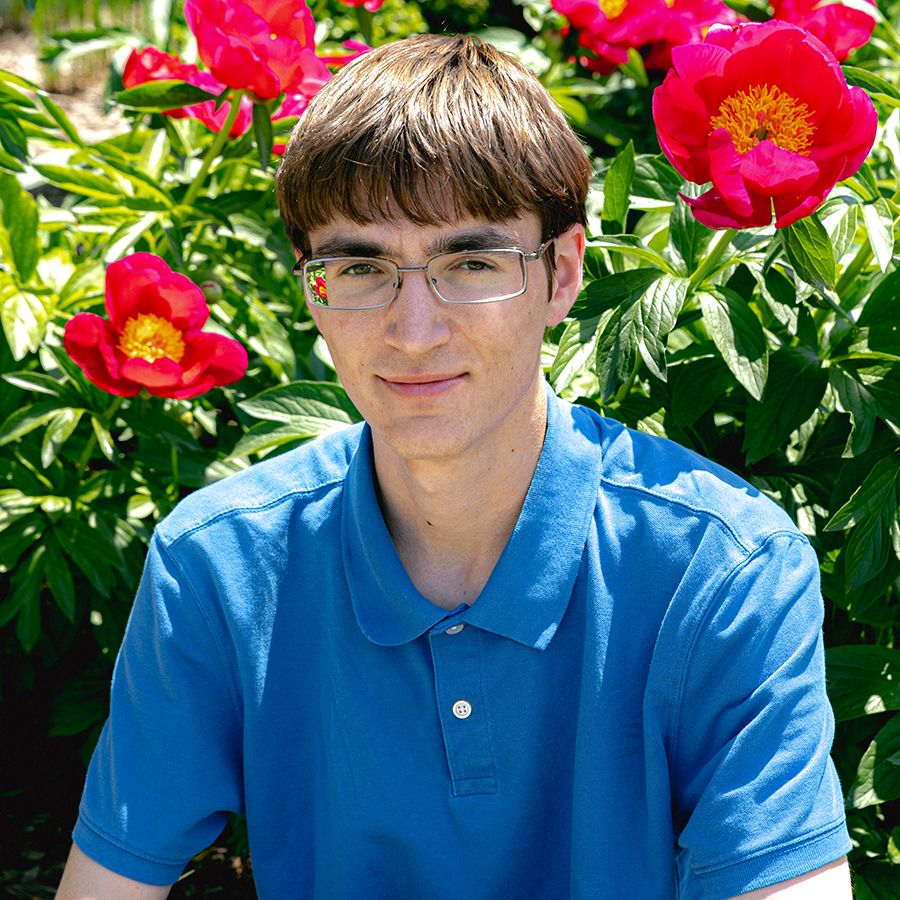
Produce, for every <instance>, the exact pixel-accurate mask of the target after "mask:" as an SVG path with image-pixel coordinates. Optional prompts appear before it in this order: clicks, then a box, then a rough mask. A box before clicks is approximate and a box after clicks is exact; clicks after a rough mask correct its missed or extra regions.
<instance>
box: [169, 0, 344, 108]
mask: <svg viewBox="0 0 900 900" xmlns="http://www.w3.org/2000/svg"><path fill="white" fill-rule="evenodd" d="M184 16H185V19H187V23H188V27H189V28H190V29H191V31H192V32H193V33H194V36H195V37H196V39H197V50H198V52H199V53H200V59H202V60H203V62H204V63H205V65H206V67H207V68H208V69H209V70H210V72H212V74H213V75H214V76H215V77H216V78H217V79H218V80H219V81H222V82H224V83H225V84H226V85H228V87H231V88H235V89H236V90H246V91H250V92H252V93H254V94H256V96H257V97H261V98H262V99H270V98H272V97H277V96H278V95H279V94H305V95H307V96H311V95H312V94H314V93H315V92H316V91H317V90H318V89H319V88H320V87H321V86H322V85H323V84H324V83H325V82H326V81H328V79H329V78H330V77H331V76H330V75H329V73H328V69H327V68H326V67H325V63H323V62H322V60H320V59H319V58H318V56H316V52H315V30H316V24H315V22H314V21H313V17H312V13H310V11H309V9H308V8H307V6H306V4H305V3H304V2H303V0H185V4H184Z"/></svg>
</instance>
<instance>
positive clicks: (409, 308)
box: [385, 268, 451, 357]
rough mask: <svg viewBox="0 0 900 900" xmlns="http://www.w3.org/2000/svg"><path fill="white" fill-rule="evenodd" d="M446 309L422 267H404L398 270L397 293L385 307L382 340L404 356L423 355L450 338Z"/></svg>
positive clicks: (446, 306)
mask: <svg viewBox="0 0 900 900" xmlns="http://www.w3.org/2000/svg"><path fill="white" fill-rule="evenodd" d="M448 311H449V307H448V305H447V304H446V303H444V302H443V301H442V300H441V299H440V298H439V297H438V296H437V295H436V294H435V293H434V291H433V289H432V287H431V284H430V283H429V281H428V275H427V274H426V273H425V271H424V269H418V268H415V269H407V270H405V271H403V272H401V274H400V287H399V289H398V292H397V296H396V297H395V298H394V302H393V303H391V305H390V306H388V307H387V312H388V321H387V328H386V331H385V341H386V342H387V343H388V344H389V345H390V346H392V347H394V348H395V349H397V350H400V351H402V352H403V353H405V354H406V355H407V356H410V357H420V356H424V355H426V354H427V353H429V352H430V351H431V350H434V349H435V348H437V347H440V346H441V345H442V344H445V343H447V341H449V340H450V335H451V329H450V325H449V322H448V320H447V313H448Z"/></svg>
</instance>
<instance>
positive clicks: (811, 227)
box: [779, 213, 835, 288]
mask: <svg viewBox="0 0 900 900" xmlns="http://www.w3.org/2000/svg"><path fill="white" fill-rule="evenodd" d="M779 234H780V235H781V241H782V244H783V246H784V250H785V253H786V254H787V257H788V259H789V260H790V263H791V265H792V266H793V267H794V271H795V272H796V273H797V275H798V276H799V277H800V278H802V279H803V280H804V281H805V282H807V283H808V284H812V285H815V286H816V287H819V288H824V287H825V286H829V287H833V286H834V281H835V266H834V249H833V247H832V246H831V238H830V237H829V236H828V232H827V231H826V230H825V228H824V227H823V226H822V223H821V222H819V220H818V218H816V215H815V213H813V214H812V215H811V216H807V217H806V218H804V219H800V220H799V221H798V222H794V223H793V224H792V225H788V226H787V227H786V228H781V229H779Z"/></svg>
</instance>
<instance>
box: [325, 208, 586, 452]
mask: <svg viewBox="0 0 900 900" xmlns="http://www.w3.org/2000/svg"><path fill="white" fill-rule="evenodd" d="M309 237H310V244H311V247H312V255H313V257H321V256H378V257H385V258H387V259H391V260H393V261H394V262H396V263H397V264H398V265H399V266H401V267H404V266H422V265H425V263H426V262H427V261H428V260H429V259H431V257H433V256H435V255H437V254H439V253H442V252H445V251H446V250H447V249H465V248H466V247H465V245H467V244H470V243H471V247H469V249H472V248H474V247H481V248H484V247H486V246H493V247H519V248H521V249H522V250H524V251H525V252H526V253H532V252H534V251H535V250H537V248H538V247H539V246H540V243H541V226H540V220H539V219H538V217H537V216H536V215H534V214H528V215H525V216H522V217H521V218H517V219H513V220H510V221H506V222H501V223H496V222H488V221H487V220H483V219H477V218H465V219H460V220H456V221H454V222H452V223H451V224H446V225H437V226H421V225H416V224H414V223H412V222H410V221H409V220H407V219H399V220H396V221H378V222H374V223H371V224H369V225H359V224H357V223H355V222H351V221H350V220H348V219H343V218H338V219H335V220H333V221H332V222H331V223H329V224H328V225H326V226H323V227H322V228H318V229H316V230H315V231H313V232H312V233H311V234H310V236H309ZM556 244H557V247H556V260H557V277H556V278H555V279H554V284H553V287H552V289H551V281H550V277H549V275H548V269H547V264H546V262H544V261H543V260H535V261H533V262H527V263H526V266H527V269H528V286H527V289H526V291H525V293H524V294H522V295H521V296H519V297H513V298H510V299H508V300H501V301H497V302H495V303H483V304H473V305H457V304H449V303H444V302H443V301H441V300H440V299H438V297H436V296H435V295H434V293H433V292H432V291H431V289H430V288H429V286H428V282H427V279H426V277H425V273H424V272H407V273H403V275H402V284H401V287H400V292H399V294H398V295H397V297H396V299H395V300H394V301H393V303H391V304H390V305H389V306H386V307H383V308H380V309H369V310H338V309H324V308H319V307H311V310H312V314H313V318H314V319H315V321H316V324H317V325H318V327H319V330H320V331H321V333H322V335H323V336H324V338H325V341H326V343H327V344H328V348H329V350H330V351H331V357H332V360H333V361H334V365H335V368H336V370H337V373H338V375H339V376H340V379H341V383H342V384H343V385H344V387H345V388H346V390H347V393H348V394H349V395H350V398H351V399H352V400H353V402H354V403H355V404H356V407H357V409H359V411H360V413H361V414H362V415H363V417H364V418H365V419H366V421H367V422H368V423H369V425H370V426H371V427H372V432H373V435H374V439H375V444H376V447H375V451H376V460H377V459H378V458H379V455H380V454H381V453H383V452H384V451H385V450H389V451H392V452H393V453H394V454H396V455H397V456H399V457H400V458H401V459H404V460H451V459H454V458H458V457H461V456H463V455H464V454H466V453H467V452H469V451H470V450H472V449H473V448H479V447H480V448H482V449H487V448H488V447H493V448H494V449H501V448H503V447H506V446H507V445H508V446H509V449H508V450H506V452H510V450H514V449H515V448H516V446H519V445H520V442H521V440H522V439H523V437H525V434H526V431H527V430H528V429H532V430H533V428H534V423H535V416H536V415H539V416H540V417H541V418H542V417H543V409H542V407H541V404H543V402H544V399H543V398H544V395H543V391H542V388H541V385H542V376H541V367H540V349H541V341H542V338H543V334H544V329H545V328H547V327H548V326H552V325H556V324H558V323H559V322H560V321H562V319H563V318H564V317H565V315H566V313H567V312H568V310H569V308H570V307H571V305H572V303H573V302H574V300H575V297H576V296H577V294H578V287H579V286H580V278H581V256H582V253H583V248H584V231H583V229H582V228H581V227H580V226H575V227H574V228H573V229H570V230H569V231H568V232H566V234H565V235H563V236H562V237H561V238H559V239H558V240H557V241H556ZM548 298H549V299H548ZM523 429H524V431H523Z"/></svg>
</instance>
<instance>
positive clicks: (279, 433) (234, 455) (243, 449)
mask: <svg viewBox="0 0 900 900" xmlns="http://www.w3.org/2000/svg"><path fill="white" fill-rule="evenodd" d="M318 433H322V432H318ZM309 437H314V435H306V434H299V433H298V430H297V428H296V427H295V426H294V425H279V424H278V423H277V422H257V423H256V424H255V425H254V426H253V427H252V428H250V430H249V431H247V433H246V434H244V435H241V439H240V440H239V441H238V442H237V444H235V447H234V449H233V450H232V451H231V453H229V454H228V457H227V458H228V459H229V460H233V459H240V458H241V457H245V456H250V454H251V453H263V452H265V451H267V450H274V449H275V448H276V447H281V446H283V445H284V444H290V443H294V442H296V441H301V440H306V439H307V438H309Z"/></svg>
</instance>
